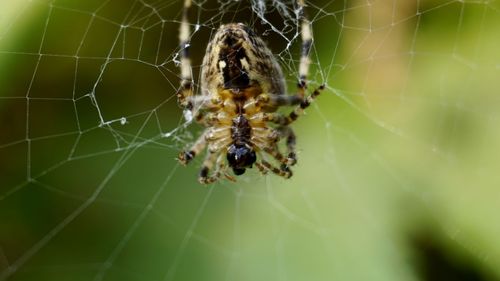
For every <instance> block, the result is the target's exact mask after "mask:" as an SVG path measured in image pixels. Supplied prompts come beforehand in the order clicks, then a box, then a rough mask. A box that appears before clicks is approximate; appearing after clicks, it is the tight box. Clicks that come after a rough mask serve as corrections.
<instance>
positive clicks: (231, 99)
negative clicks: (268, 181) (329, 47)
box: [177, 0, 323, 184]
mask: <svg viewBox="0 0 500 281" xmlns="http://www.w3.org/2000/svg"><path fill="white" fill-rule="evenodd" d="M190 5H191V2H190V1H189V0H185V3H184V14H183V20H182V23H181V29H180V43H181V49H182V52H181V89H180V91H179V93H178V95H177V97H178V100H179V103H180V105H181V106H183V107H184V108H185V109H186V110H189V111H191V112H192V113H193V115H194V116H195V117H196V120H197V121H198V122H199V123H201V124H202V125H204V126H206V127H207V129H206V130H205V131H204V133H203V134H202V136H200V137H199V138H198V140H197V141H196V142H195V143H194V145H193V146H192V147H191V148H190V149H189V150H187V151H183V152H181V153H180V155H179V160H180V162H181V163H182V164H187V163H188V162H189V161H190V160H192V159H193V158H194V157H195V156H196V155H198V154H199V153H200V152H201V151H202V150H203V149H204V148H205V147H208V153H207V156H206V158H205V160H204V162H203V167H202V169H201V171H200V176H199V181H200V182H201V183H205V184H207V183H212V182H215V181H217V180H218V179H219V178H220V177H221V176H225V177H226V178H228V179H230V180H234V177H233V176H231V175H229V174H228V172H227V171H226V170H227V168H226V167H227V166H229V167H230V168H231V169H232V170H233V173H234V174H235V175H241V174H243V173H244V172H245V171H246V169H248V168H252V167H253V165H255V166H256V167H257V168H258V169H259V170H260V171H261V172H262V173H264V174H265V173H267V172H268V171H271V172H273V173H275V174H277V175H280V176H283V177H285V178H289V177H291V175H292V172H291V170H290V166H292V165H294V164H295V163H296V155H295V134H294V133H293V131H292V129H291V128H290V127H289V126H288V125H289V124H290V123H292V122H293V121H295V120H296V119H297V118H298V116H300V115H301V114H302V112H303V110H304V109H305V108H306V107H308V106H309V105H310V103H311V102H312V101H313V100H314V98H315V97H316V96H318V95H319V93H320V91H321V90H322V89H323V86H320V87H319V88H318V89H316V90H314V91H313V93H312V94H311V95H309V96H308V97H304V92H305V89H306V76H307V72H308V68H309V58H308V54H309V51H310V48H311V43H312V37H311V30H310V24H309V21H308V20H307V18H306V17H305V16H304V10H303V8H304V2H303V0H299V1H298V6H299V8H300V10H299V11H300V13H299V14H300V16H301V20H302V22H301V34H302V57H301V61H300V67H299V75H300V77H299V82H298V93H297V94H296V95H287V93H286V86H285V79H284V78H283V73H282V71H281V68H280V66H279V64H278V62H277V61H276V59H275V58H274V56H273V54H272V52H271V51H270V50H269V48H268V47H267V46H266V45H265V43H264V41H262V39H261V38H260V37H258V36H257V35H256V34H255V33H254V32H253V31H252V30H251V29H250V28H249V27H248V26H246V25H245V24H242V23H230V24H226V25H222V26H221V27H219V29H218V30H217V32H216V33H215V34H214V36H213V38H212V39H211V41H210V43H209V44H208V46H207V50H206V53H205V57H204V59H203V64H202V68H201V82H200V85H201V93H200V94H199V95H194V94H193V81H192V75H191V63H190V61H189V57H188V51H187V49H188V47H189V43H188V39H189V25H188V21H187V11H188V9H189V7H190ZM285 105H297V107H296V108H295V110H293V111H292V112H291V113H290V114H289V115H283V114H280V113H277V112H276V110H277V109H278V107H280V106H285ZM270 125H271V126H270ZM282 138H286V146H287V153H286V156H284V155H283V154H281V152H280V151H279V148H278V142H279V141H280V140H281V139H282ZM265 155H269V156H271V157H272V158H274V159H275V160H276V161H278V162H279V167H276V166H274V165H272V164H271V163H270V162H268V161H267V160H266V159H265ZM226 161H227V165H226ZM214 165H215V168H214ZM213 168H214V172H213V173H212V174H209V172H210V170H212V169H213Z"/></svg>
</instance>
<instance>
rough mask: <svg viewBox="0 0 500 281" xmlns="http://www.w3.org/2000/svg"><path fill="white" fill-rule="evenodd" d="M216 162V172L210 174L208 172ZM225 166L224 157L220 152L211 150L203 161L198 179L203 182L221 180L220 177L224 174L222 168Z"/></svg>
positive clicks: (208, 182) (209, 182)
mask: <svg viewBox="0 0 500 281" xmlns="http://www.w3.org/2000/svg"><path fill="white" fill-rule="evenodd" d="M216 159H217V160H216ZM214 162H216V163H215V166H216V168H215V172H214V173H213V174H212V175H211V176H209V175H208V173H209V172H210V170H211V169H212V167H213V166H214ZM223 168H224V157H223V155H222V154H221V153H220V152H209V153H208V154H207V156H206V158H205V161H203V166H202V168H201V171H200V175H199V177H198V181H199V182H200V183H201V184H211V183H214V182H216V181H217V180H219V178H220V177H221V176H222V175H223V173H222V172H221V170H222V169H223Z"/></svg>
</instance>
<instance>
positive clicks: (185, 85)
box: [177, 0, 193, 110]
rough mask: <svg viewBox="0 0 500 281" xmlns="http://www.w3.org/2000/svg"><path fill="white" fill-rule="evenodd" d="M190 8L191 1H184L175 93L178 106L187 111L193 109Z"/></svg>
mask: <svg viewBox="0 0 500 281" xmlns="http://www.w3.org/2000/svg"><path fill="white" fill-rule="evenodd" d="M190 7H191V0H184V11H183V13H182V21H181V26H180V30H179V48H180V61H181V63H180V67H181V82H180V83H181V85H180V89H179V91H178V92H177V101H178V103H179V105H180V106H182V107H183V108H185V109H188V110H192V109H193V104H192V101H191V97H192V96H193V73H192V68H191V60H190V59H189V36H190V28H189V22H188V13H189V8H190Z"/></svg>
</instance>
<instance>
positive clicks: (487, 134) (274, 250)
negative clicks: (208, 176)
mask: <svg viewBox="0 0 500 281" xmlns="http://www.w3.org/2000/svg"><path fill="white" fill-rule="evenodd" d="M182 5H183V3H182V1H160V0H158V1H150V0H147V1H146V0H127V1H124V0H119V1H118V0H99V1H96V0H92V1H91V0H89V1H76V0H75V1H70V0H55V1H45V0H32V1H25V0H22V1H21V0H20V1H17V0H12V1H8V0H4V1H2V2H1V3H0V93H1V94H0V129H1V133H0V280H35V279H36V280H200V279H203V280H336V279H339V280H419V277H418V276H419V275H418V274H419V271H418V262H415V257H414V254H413V252H412V249H411V243H409V242H408V240H409V238H408V237H410V238H411V237H413V236H414V235H418V234H419V233H422V232H424V233H427V232H429V233H431V237H435V238H436V239H437V240H439V241H442V242H441V243H442V244H444V245H447V246H446V247H445V248H447V249H451V250H450V251H451V252H452V253H454V254H456V255H457V256H460V257H462V258H464V257H465V258H464V259H469V260H472V262H471V263H473V264H475V265H476V266H477V268H479V269H480V271H481V272H485V273H484V274H486V275H487V276H490V277H491V278H493V277H494V276H497V277H498V276H500V271H499V269H498V267H495V265H496V264H498V263H499V262H500V246H499V244H498V243H497V237H498V233H500V224H499V223H498V221H497V219H496V218H495V211H498V209H497V206H498V203H499V199H498V198H499V195H500V194H499V192H498V188H495V187H498V186H499V184H500V179H499V177H498V172H497V167H498V165H499V164H500V163H499V162H498V159H499V156H500V155H499V151H500V149H499V147H498V143H500V142H499V141H500V133H499V131H498V127H499V125H500V122H499V121H500V107H499V105H500V104H499V103H500V99H499V98H498V96H497V93H498V89H500V87H499V86H500V85H499V82H498V81H499V79H498V78H497V77H498V75H499V74H500V73H499V69H500V55H499V54H500V53H499V52H498V45H499V44H500V39H499V38H500V34H499V33H500V17H499V16H500V5H499V3H498V2H497V1H488V0H484V1H481V0H474V1H466V0H462V1H430V0H428V1H424V0H412V1H403V0H391V1H366V0H365V1H362V0H359V1H347V0H343V1H341V0H327V1H315V2H314V3H312V2H308V3H307V12H308V15H309V18H310V20H311V23H312V28H313V31H314V45H313V49H312V52H311V61H312V64H311V70H310V75H309V77H308V80H309V90H311V89H314V88H315V87H317V86H318V85H320V84H322V83H326V85H327V87H326V90H325V91H324V92H323V94H322V95H321V96H320V97H319V98H318V100H317V102H316V103H314V104H313V105H312V106H311V107H310V108H309V109H308V110H307V114H306V115H305V116H303V117H301V118H300V119H299V120H298V121H297V122H296V124H294V125H293V127H294V129H295V130H296V132H297V136H298V149H299V151H298V159H299V162H298V164H297V165H296V166H295V168H294V176H293V177H292V179H290V180H284V179H281V178H278V177H276V176H272V175H271V176H261V175H259V174H258V172H257V171H250V172H249V173H247V174H245V175H244V176H242V177H239V178H238V183H236V184H234V183H231V182H227V181H221V182H219V183H217V184H215V185H211V186H208V187H204V186H201V185H199V184H198V183H197V170H198V169H199V166H200V164H201V162H200V159H196V160H195V161H193V163H192V164H190V166H189V167H188V168H184V167H179V165H178V163H177V161H176V160H175V157H176V156H177V154H178V152H179V151H180V150H181V149H183V148H185V147H186V146H187V145H189V144H190V143H192V142H193V141H194V140H195V139H196V137H197V136H198V135H199V133H200V130H201V128H199V127H197V126H196V125H195V124H192V122H190V120H186V119H185V118H184V117H183V114H182V111H181V110H180V109H179V107H178V106H177V104H176V97H175V93H176V91H177V89H178V86H179V74H178V72H179V68H178V63H179V61H178V59H179V51H180V50H179V48H178V46H177V45H178V39H177V37H178V34H177V32H178V28H179V24H180V19H181V13H182ZM296 8H297V7H296V5H295V4H294V1H283V0H273V1H251V2H246V1H217V2H216V1H195V2H194V3H193V8H192V13H191V18H190V23H191V30H192V32H193V33H192V38H191V39H192V40H191V50H192V52H191V59H192V62H193V71H194V77H198V73H199V70H200V63H201V60H202V57H203V55H204V50H205V47H206V44H207V41H208V39H209V38H210V35H211V34H213V32H214V31H215V30H216V29H217V28H218V27H219V26H220V25H221V24H223V23H227V22H234V21H238V22H245V23H247V24H249V25H250V26H252V27H253V28H254V29H255V31H256V33H257V34H260V35H261V36H262V37H263V39H264V40H265V41H266V42H268V44H269V46H270V48H271V49H272V50H273V52H274V53H275V55H276V57H277V59H278V61H279V63H280V64H281V66H282V68H283V71H284V73H285V78H286V80H287V82H288V88H289V91H290V92H293V91H294V90H295V86H294V85H295V84H296V81H297V78H298V64H299V58H300V22H299V20H298V19H299V18H298V11H297V9H296ZM195 85H196V87H198V85H199V81H198V79H196V81H195ZM254 170H255V169H254Z"/></svg>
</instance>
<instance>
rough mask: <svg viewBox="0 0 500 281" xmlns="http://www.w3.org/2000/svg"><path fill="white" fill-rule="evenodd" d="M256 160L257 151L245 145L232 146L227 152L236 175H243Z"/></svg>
mask: <svg viewBox="0 0 500 281" xmlns="http://www.w3.org/2000/svg"><path fill="white" fill-rule="evenodd" d="M256 160H257V156H256V155H255V151H253V150H252V149H251V148H248V147H247V146H245V145H235V144H232V145H231V146H230V147H229V149H228V151H227V161H228V162H229V166H230V167H231V168H233V171H234V174H236V175H241V174H243V173H244V172H245V168H248V167H252V164H253V163H255V161H256Z"/></svg>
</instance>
